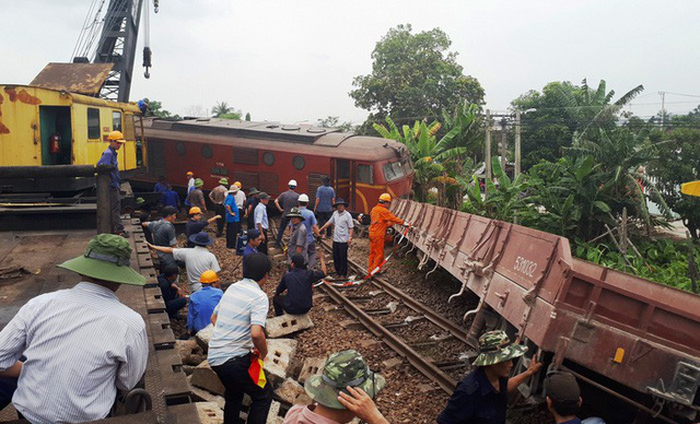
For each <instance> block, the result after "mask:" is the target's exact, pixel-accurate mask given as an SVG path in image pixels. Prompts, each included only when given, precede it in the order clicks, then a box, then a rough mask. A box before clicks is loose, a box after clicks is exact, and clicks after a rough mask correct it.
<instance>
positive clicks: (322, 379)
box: [304, 349, 386, 409]
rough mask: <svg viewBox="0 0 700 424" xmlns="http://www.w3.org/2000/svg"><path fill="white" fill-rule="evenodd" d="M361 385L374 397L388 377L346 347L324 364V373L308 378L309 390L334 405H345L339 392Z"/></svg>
mask: <svg viewBox="0 0 700 424" xmlns="http://www.w3.org/2000/svg"><path fill="white" fill-rule="evenodd" d="M347 386H350V387H359V388H360V389H362V390H364V391H365V393H367V395H368V396H369V397H371V398H372V399H374V398H375V397H376V396H377V393H379V392H380V391H381V390H382V389H383V388H384V386H386V379H385V378H384V377H383V376H382V375H380V374H377V373H375V372H373V371H371V370H370V369H369V367H367V363H365V360H364V359H363V358H362V355H360V353H359V352H357V351H356V350H352V349H351V350H344V351H342V352H337V353H334V354H332V355H331V356H330V357H329V358H328V361H326V365H324V367H323V374H321V375H314V376H312V377H310V378H308V379H307V380H306V383H304V389H305V390H306V393H307V394H308V395H309V396H310V397H311V398H312V399H313V400H315V401H316V402H318V403H319V404H321V405H323V406H325V407H328V408H332V409H345V407H344V406H343V405H341V404H340V402H338V394H339V393H340V392H341V391H346V389H345V387H347Z"/></svg>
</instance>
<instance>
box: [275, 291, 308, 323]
mask: <svg viewBox="0 0 700 424" xmlns="http://www.w3.org/2000/svg"><path fill="white" fill-rule="evenodd" d="M286 298H287V293H280V294H276V295H274V296H273V298H272V306H274V307H275V316H276V317H278V316H280V315H284V313H285V312H286V313H288V314H290V315H304V314H305V313H307V312H309V311H310V309H306V310H298V311H294V310H292V311H288V310H287V309H285V307H284V300H285V299H286Z"/></svg>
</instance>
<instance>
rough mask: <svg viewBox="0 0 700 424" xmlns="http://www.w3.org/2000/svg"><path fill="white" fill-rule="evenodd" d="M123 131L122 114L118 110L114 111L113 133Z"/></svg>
mask: <svg viewBox="0 0 700 424" xmlns="http://www.w3.org/2000/svg"><path fill="white" fill-rule="evenodd" d="M121 130H122V113H121V112H117V111H116V110H113V111H112V131H121Z"/></svg>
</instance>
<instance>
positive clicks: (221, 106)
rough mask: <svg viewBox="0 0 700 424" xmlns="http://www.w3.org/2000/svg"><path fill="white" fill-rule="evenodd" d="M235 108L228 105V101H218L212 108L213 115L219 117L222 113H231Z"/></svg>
mask: <svg viewBox="0 0 700 424" xmlns="http://www.w3.org/2000/svg"><path fill="white" fill-rule="evenodd" d="M232 110H233V108H232V107H231V106H229V105H228V103H226V102H217V103H216V104H215V105H214V107H213V108H212V109H211V115H212V116H213V117H214V118H219V117H221V115H226V114H227V113H230V112H231V111H232Z"/></svg>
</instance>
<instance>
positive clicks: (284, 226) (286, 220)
mask: <svg viewBox="0 0 700 424" xmlns="http://www.w3.org/2000/svg"><path fill="white" fill-rule="evenodd" d="M288 226H289V218H287V217H286V216H283V217H282V218H280V229H279V231H278V232H277V245H278V246H282V236H284V230H286V229H287V227H288Z"/></svg>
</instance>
